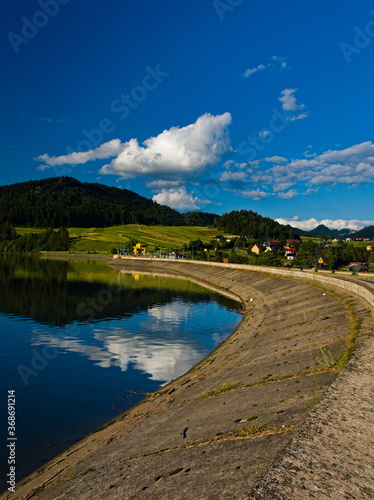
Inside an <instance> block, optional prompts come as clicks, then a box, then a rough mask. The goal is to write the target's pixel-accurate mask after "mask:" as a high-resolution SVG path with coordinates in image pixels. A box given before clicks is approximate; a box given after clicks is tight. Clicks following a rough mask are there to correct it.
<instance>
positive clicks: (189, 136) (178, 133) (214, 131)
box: [100, 113, 231, 178]
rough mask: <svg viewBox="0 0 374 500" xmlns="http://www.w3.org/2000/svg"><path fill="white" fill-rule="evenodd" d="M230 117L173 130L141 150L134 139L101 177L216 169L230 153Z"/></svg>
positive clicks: (201, 120) (206, 119) (207, 117)
mask: <svg viewBox="0 0 374 500" xmlns="http://www.w3.org/2000/svg"><path fill="white" fill-rule="evenodd" d="M230 123H231V114H230V113H224V114H222V115H218V116H212V115H211V114H209V113H206V114H205V115H202V116H200V117H199V118H198V119H197V121H196V122H195V123H193V124H191V125H187V126H186V127H182V128H179V127H172V128H171V129H169V130H164V131H163V132H162V133H161V134H160V135H158V136H157V137H151V138H149V139H147V140H146V141H144V147H143V146H139V144H138V141H137V140H136V139H131V141H129V142H128V143H127V147H126V148H125V149H124V151H122V152H121V153H120V154H119V155H118V156H117V158H115V159H113V160H112V161H111V162H110V163H109V164H108V165H105V166H104V167H102V168H101V169H100V173H101V174H116V175H119V176H121V177H122V178H129V177H137V176H148V175H152V176H153V175H160V174H162V175H170V174H177V175H183V174H185V175H189V174H192V173H197V172H202V171H203V170H204V168H205V167H207V166H209V165H214V164H215V163H217V162H218V161H219V159H220V157H221V156H222V155H223V154H224V153H225V152H227V151H229V149H230V140H229V136H228V131H227V128H228V126H229V125H230Z"/></svg>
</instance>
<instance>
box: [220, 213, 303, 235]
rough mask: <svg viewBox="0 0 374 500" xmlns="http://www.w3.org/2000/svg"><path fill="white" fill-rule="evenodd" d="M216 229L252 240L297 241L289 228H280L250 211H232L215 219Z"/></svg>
mask: <svg viewBox="0 0 374 500" xmlns="http://www.w3.org/2000/svg"><path fill="white" fill-rule="evenodd" d="M215 224H216V226H217V229H219V230H220V231H225V232H229V233H232V234H236V235H239V236H246V237H247V238H250V239H254V240H261V241H265V240H270V239H275V240H279V241H281V242H285V241H286V240H287V239H288V238H290V239H298V235H297V233H296V232H295V230H294V229H293V228H292V227H291V226H287V227H286V226H282V224H279V223H278V222H276V221H274V220H273V219H270V218H269V217H262V216H261V215H259V214H257V213H256V212H252V210H240V211H237V210H234V211H232V212H230V213H227V214H223V215H222V216H221V217H219V218H217V219H216V222H215Z"/></svg>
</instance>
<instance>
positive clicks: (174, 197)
mask: <svg viewBox="0 0 374 500" xmlns="http://www.w3.org/2000/svg"><path fill="white" fill-rule="evenodd" d="M152 200H153V201H155V202H156V203H158V204H159V205H167V206H168V207H170V208H174V209H175V210H198V209H199V206H198V205H197V204H198V203H200V204H209V203H210V202H209V201H208V200H200V199H199V198H197V197H196V196H194V193H193V192H191V193H189V192H188V191H186V188H184V187H180V188H172V189H163V190H162V191H161V193H158V194H155V195H154V196H153V198H152Z"/></svg>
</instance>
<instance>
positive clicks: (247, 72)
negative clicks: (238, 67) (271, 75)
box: [244, 64, 267, 78]
mask: <svg viewBox="0 0 374 500" xmlns="http://www.w3.org/2000/svg"><path fill="white" fill-rule="evenodd" d="M266 68H267V66H265V64H259V65H258V66H256V67H255V68H252V69H250V68H248V69H247V70H245V72H244V78H248V77H249V76H251V75H253V74H254V73H257V72H258V71H262V70H263V69H266Z"/></svg>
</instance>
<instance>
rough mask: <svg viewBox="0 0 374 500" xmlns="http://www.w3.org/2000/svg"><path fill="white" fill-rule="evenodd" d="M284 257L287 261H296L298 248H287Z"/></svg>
mask: <svg viewBox="0 0 374 500" xmlns="http://www.w3.org/2000/svg"><path fill="white" fill-rule="evenodd" d="M284 256H285V257H286V259H287V260H294V259H295V258H296V257H297V253H296V248H286V249H285V252H284Z"/></svg>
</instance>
